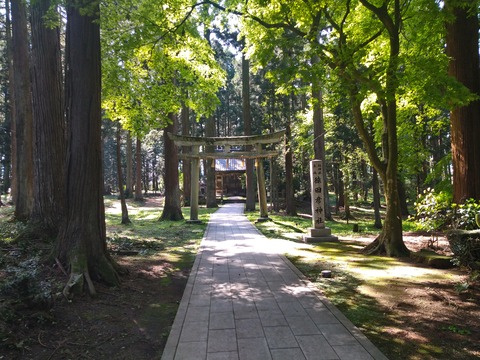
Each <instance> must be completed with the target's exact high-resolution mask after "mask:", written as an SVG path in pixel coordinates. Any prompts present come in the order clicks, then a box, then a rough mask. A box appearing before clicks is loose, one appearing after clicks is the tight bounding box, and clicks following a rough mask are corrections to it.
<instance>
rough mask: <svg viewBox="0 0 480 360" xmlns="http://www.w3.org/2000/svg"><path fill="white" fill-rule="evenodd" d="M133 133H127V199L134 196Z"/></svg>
mask: <svg viewBox="0 0 480 360" xmlns="http://www.w3.org/2000/svg"><path fill="white" fill-rule="evenodd" d="M131 134H132V133H131V132H130V130H128V131H127V159H126V160H127V174H126V181H125V198H127V199H129V198H131V197H132V195H133V148H132V135H131Z"/></svg>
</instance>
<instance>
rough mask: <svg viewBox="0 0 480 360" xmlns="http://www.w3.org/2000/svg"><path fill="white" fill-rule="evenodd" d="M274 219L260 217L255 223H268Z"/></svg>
mask: <svg viewBox="0 0 480 360" xmlns="http://www.w3.org/2000/svg"><path fill="white" fill-rule="evenodd" d="M270 220H272V219H270V218H269V217H268V216H267V217H259V218H258V219H257V220H256V221H255V223H262V222H267V221H270Z"/></svg>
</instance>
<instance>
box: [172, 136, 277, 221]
mask: <svg viewBox="0 0 480 360" xmlns="http://www.w3.org/2000/svg"><path fill="white" fill-rule="evenodd" d="M168 136H169V138H170V139H171V140H172V141H173V142H175V145H177V146H179V147H180V146H191V149H192V150H191V152H190V153H187V154H179V159H189V160H191V168H192V172H191V191H190V197H191V199H190V220H189V221H190V222H199V220H198V193H199V177H200V159H228V158H237V159H255V161H256V167H257V184H258V202H259V205H260V218H259V220H263V219H268V208H267V191H266V187H265V172H264V168H263V161H262V160H263V159H264V158H269V157H275V156H278V154H279V152H278V151H266V150H264V149H263V145H266V144H274V143H277V142H279V141H280V140H281V139H282V138H283V137H284V136H285V130H281V131H277V132H275V133H271V134H265V135H251V136H248V135H246V136H229V137H195V136H185V135H176V134H172V133H168ZM207 146H216V147H223V148H224V152H206V151H205V149H206V147H207ZM232 147H235V150H234V151H232ZM238 147H242V148H243V149H241V150H238ZM247 147H251V149H248V148H247Z"/></svg>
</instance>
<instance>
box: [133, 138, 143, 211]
mask: <svg viewBox="0 0 480 360" xmlns="http://www.w3.org/2000/svg"><path fill="white" fill-rule="evenodd" d="M134 200H135V201H138V202H142V201H143V193H142V141H141V140H140V138H139V137H138V136H137V142H136V145H135V197H134Z"/></svg>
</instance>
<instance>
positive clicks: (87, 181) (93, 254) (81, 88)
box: [57, 1, 120, 297]
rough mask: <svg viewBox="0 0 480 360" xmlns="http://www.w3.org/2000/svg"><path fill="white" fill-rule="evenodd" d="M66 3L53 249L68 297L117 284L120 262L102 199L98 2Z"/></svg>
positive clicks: (91, 292)
mask: <svg viewBox="0 0 480 360" xmlns="http://www.w3.org/2000/svg"><path fill="white" fill-rule="evenodd" d="M76 4H77V3H76V2H74V3H72V2H69V3H68V4H67V30H66V65H67V66H66V68H67V70H66V86H65V89H66V115H67V136H68V139H69V142H68V151H67V171H66V176H67V182H66V191H67V211H66V221H65V225H64V226H63V227H62V229H61V231H60V234H59V238H58V247H57V256H58V258H59V259H60V261H62V262H63V263H65V264H66V265H67V268H69V269H70V278H69V280H68V282H67V285H66V286H65V288H64V291H63V293H64V295H65V296H67V297H71V296H73V295H74V294H77V293H82V292H83V291H84V288H85V287H87V288H88V291H89V293H90V294H91V295H95V288H94V286H93V283H92V281H91V279H94V280H100V281H102V282H104V283H106V284H108V285H113V286H115V285H118V284H119V272H118V270H119V269H120V268H119V267H118V265H117V264H116V263H115V262H114V261H113V259H112V258H111V257H110V255H109V254H108V251H107V243H106V230H105V208H104V203H103V172H102V149H101V146H102V138H101V99H100V92H101V78H102V77H101V69H100V68H101V66H100V61H101V60H100V26H99V6H98V2H96V1H89V2H84V3H83V5H84V6H86V5H90V7H88V10H87V12H86V13H85V12H84V9H81V8H79V7H78V6H76Z"/></svg>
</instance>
